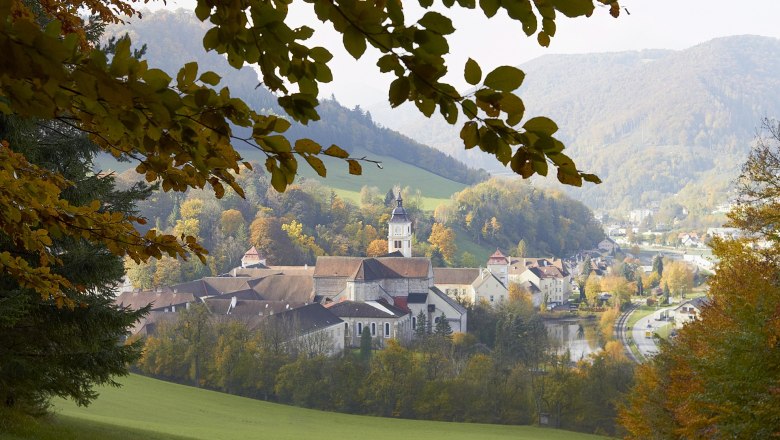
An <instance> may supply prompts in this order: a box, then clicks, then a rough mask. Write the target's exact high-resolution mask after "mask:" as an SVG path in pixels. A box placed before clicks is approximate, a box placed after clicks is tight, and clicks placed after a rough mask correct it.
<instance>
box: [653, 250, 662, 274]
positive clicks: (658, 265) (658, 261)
mask: <svg viewBox="0 0 780 440" xmlns="http://www.w3.org/2000/svg"><path fill="white" fill-rule="evenodd" d="M653 272H655V273H657V274H658V276H659V277H662V276H663V275H664V258H663V257H662V256H660V255H656V256H655V258H653Z"/></svg>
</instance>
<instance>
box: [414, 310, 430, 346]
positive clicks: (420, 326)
mask: <svg viewBox="0 0 780 440" xmlns="http://www.w3.org/2000/svg"><path fill="white" fill-rule="evenodd" d="M427 321H428V319H427V318H426V316H425V312H424V311H422V310H420V313H418V314H417V326H416V327H415V328H414V337H415V338H416V339H417V340H418V341H422V340H424V339H425V338H426V337H427V336H428V333H429V331H428V322H427Z"/></svg>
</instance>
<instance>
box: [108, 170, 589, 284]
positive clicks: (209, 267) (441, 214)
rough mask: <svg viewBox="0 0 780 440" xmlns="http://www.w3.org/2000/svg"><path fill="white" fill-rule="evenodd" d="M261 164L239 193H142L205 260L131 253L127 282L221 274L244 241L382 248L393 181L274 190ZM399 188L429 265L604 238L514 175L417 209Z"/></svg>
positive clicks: (561, 251) (416, 199)
mask: <svg viewBox="0 0 780 440" xmlns="http://www.w3.org/2000/svg"><path fill="white" fill-rule="evenodd" d="M258 170H259V167H255V168H254V170H244V171H243V172H242V173H241V174H239V175H238V176H237V179H238V181H239V183H240V184H241V186H242V187H243V188H244V191H245V196H246V197H245V198H241V197H239V196H238V195H236V194H235V193H232V192H230V191H228V192H227V193H226V194H225V196H224V197H223V198H222V199H219V200H217V199H215V198H214V197H212V196H211V195H210V194H209V193H207V192H205V191H198V190H190V191H188V192H185V193H175V192H164V191H160V190H157V191H154V192H152V193H151V195H150V197H149V198H148V199H146V200H144V201H141V202H139V203H138V210H139V213H140V214H141V215H143V216H145V217H146V218H147V219H148V224H147V227H148V228H155V229H157V230H158V231H165V232H168V233H172V234H174V235H181V234H185V235H191V236H194V237H198V239H199V241H200V242H201V243H202V244H203V245H204V246H205V247H206V248H207V249H209V250H210V253H209V255H208V256H207V257H206V264H205V265H204V264H201V262H200V261H197V260H188V261H183V260H177V259H174V258H168V257H163V258H161V259H158V260H150V262H148V263H142V264H136V263H134V262H132V261H130V260H128V261H127V263H126V267H127V270H128V278H129V279H130V281H131V282H132V283H133V285H134V286H135V287H139V288H151V287H156V286H165V285H172V284H176V283H179V282H183V281H190V280H194V279H197V278H201V277H203V276H216V275H218V274H222V273H226V272H228V271H229V270H231V269H232V268H234V267H236V266H239V265H240V261H241V257H242V256H243V254H244V253H245V252H246V251H247V249H249V247H250V246H255V247H256V248H257V250H258V252H259V253H260V254H261V255H262V256H263V257H265V258H266V259H267V264H269V265H304V264H314V263H315V262H316V258H317V257H318V256H321V255H340V256H377V255H382V254H385V253H387V221H388V220H389V218H390V212H391V211H392V208H393V207H395V204H396V200H395V198H396V194H397V192H396V191H394V189H393V188H387V189H379V188H376V187H363V188H362V189H361V191H360V203H359V204H356V203H353V202H351V201H350V200H346V199H343V198H341V197H340V196H339V195H337V194H336V193H335V192H334V191H333V190H331V189H329V188H327V187H324V186H322V185H321V184H320V183H318V182H317V181H314V180H306V179H302V180H300V182H299V183H298V184H296V185H293V186H291V187H290V188H289V189H288V190H287V191H285V192H284V193H278V192H276V191H275V190H274V189H273V188H271V187H270V183H269V179H268V176H267V175H266V174H264V173H263V172H262V171H258ZM136 178H137V177H136V176H134V173H133V172H132V171H128V172H126V173H124V174H122V175H121V179H120V181H122V182H124V184H125V185H130V184H131V183H132V182H134V180H135V179H136ZM401 196H402V199H403V206H404V208H405V209H406V210H407V212H408V213H409V215H410V217H411V218H412V219H413V233H414V241H413V254H414V255H418V256H428V257H430V258H431V259H432V261H433V264H434V265H435V266H464V267H478V266H480V265H484V264H485V260H486V257H487V255H489V254H490V253H492V252H493V251H494V250H495V249H496V248H501V249H504V250H507V251H509V252H510V253H514V251H515V250H516V249H517V247H518V244H520V243H521V242H522V243H523V244H522V247H523V248H524V249H525V253H526V254H527V255H535V256H536V255H546V256H557V257H562V256H568V255H570V254H572V253H574V252H575V251H577V250H579V249H586V248H593V247H595V245H596V243H598V242H599V241H600V240H601V239H602V238H603V232H602V231H601V229H600V227H599V225H598V223H597V222H596V221H595V220H594V218H593V214H592V213H591V212H590V210H588V209H587V208H586V207H585V206H584V205H582V204H581V203H579V202H576V201H574V200H572V199H570V198H569V197H567V196H565V195H564V194H563V193H561V192H559V191H555V190H541V189H537V188H534V187H533V186H532V185H530V184H528V183H527V182H523V181H520V180H505V179H492V180H489V181H487V182H483V183H480V184H478V185H476V186H474V187H469V188H467V189H465V190H464V191H461V192H459V193H456V194H454V195H453V196H452V199H451V200H450V202H448V203H445V204H441V205H440V206H438V207H437V208H436V209H435V210H434V212H430V211H425V210H423V209H422V207H421V203H422V197H421V193H420V192H419V191H412V190H411V189H409V188H401ZM475 249H476V251H475ZM469 250H471V252H470V251H469Z"/></svg>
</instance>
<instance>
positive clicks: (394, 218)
mask: <svg viewBox="0 0 780 440" xmlns="http://www.w3.org/2000/svg"><path fill="white" fill-rule="evenodd" d="M395 203H396V207H395V208H393V214H392V215H391V216H390V221H389V222H388V225H387V253H393V252H395V251H398V252H400V253H401V254H403V256H404V257H411V256H412V220H411V219H410V218H409V216H408V215H407V214H406V210H405V209H404V205H403V200H402V199H401V190H400V189H399V190H398V196H397V197H396V198H395Z"/></svg>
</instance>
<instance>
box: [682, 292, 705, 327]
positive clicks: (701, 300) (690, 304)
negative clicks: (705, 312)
mask: <svg viewBox="0 0 780 440" xmlns="http://www.w3.org/2000/svg"><path fill="white" fill-rule="evenodd" d="M707 301H708V300H707V297H706V296H700V297H698V298H693V299H689V300H687V301H683V302H682V303H680V305H678V306H677V307H675V308H674V326H675V327H676V328H682V326H684V325H685V324H686V323H689V322H691V321H695V320H697V319H699V317H700V316H701V309H702V307H704V306H705V305H706V304H707Z"/></svg>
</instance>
